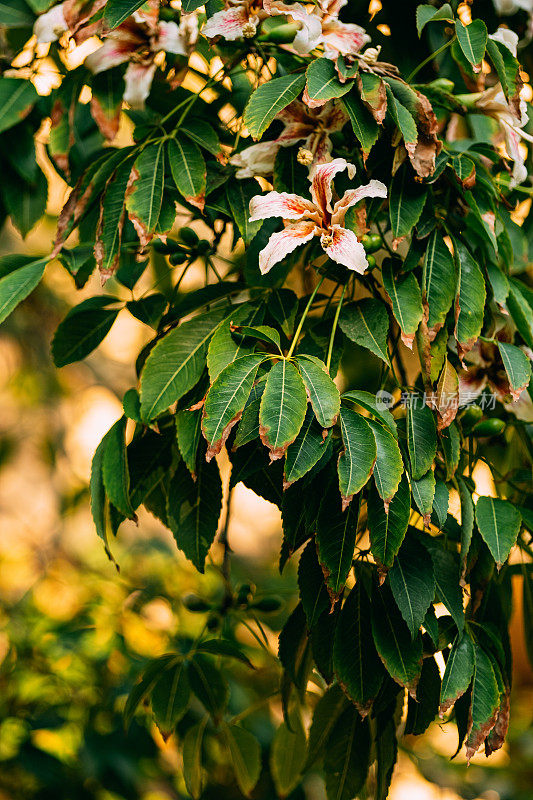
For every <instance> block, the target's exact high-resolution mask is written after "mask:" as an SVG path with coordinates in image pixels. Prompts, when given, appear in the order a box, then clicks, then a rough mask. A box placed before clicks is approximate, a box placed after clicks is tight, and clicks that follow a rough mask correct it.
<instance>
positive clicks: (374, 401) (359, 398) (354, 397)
mask: <svg viewBox="0 0 533 800" xmlns="http://www.w3.org/2000/svg"><path fill="white" fill-rule="evenodd" d="M342 399H343V400H344V401H348V402H354V403H357V405H358V406H361V408H364V409H365V411H368V413H369V414H372V415H373V416H375V417H377V419H378V421H379V422H381V423H382V425H383V426H384V427H385V428H386V429H387V430H388V431H389V433H392V435H393V436H394V438H395V439H397V438H398V430H397V428H396V422H395V420H394V417H393V416H392V414H391V412H390V411H389V410H388V408H387V406H386V405H385V404H384V403H383V402H381V401H380V399H379V398H378V396H377V395H375V394H372V393H371V392H365V391H362V390H361V389H352V390H350V391H349V392H345V393H344V394H343V395H342Z"/></svg>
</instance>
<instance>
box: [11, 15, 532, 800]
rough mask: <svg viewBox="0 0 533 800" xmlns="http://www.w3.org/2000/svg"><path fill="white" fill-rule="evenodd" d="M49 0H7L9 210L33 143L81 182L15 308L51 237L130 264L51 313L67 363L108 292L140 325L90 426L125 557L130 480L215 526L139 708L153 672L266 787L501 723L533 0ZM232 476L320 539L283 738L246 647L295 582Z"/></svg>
mask: <svg viewBox="0 0 533 800" xmlns="http://www.w3.org/2000/svg"><path fill="white" fill-rule="evenodd" d="M519 5H520V7H518V6H519ZM526 5H527V4H526ZM50 6H51V3H49V2H48V0H14V2H8V3H1V2H0V9H1V10H2V21H1V22H2V26H3V27H2V35H3V38H4V45H5V48H4V49H5V53H4V60H3V67H4V71H3V76H2V78H0V99H1V103H0V135H1V140H2V149H1V153H2V156H1V158H2V165H3V168H4V182H3V185H2V188H1V199H2V207H3V210H4V213H5V215H9V216H10V218H11V221H12V223H13V225H14V226H15V227H16V228H17V229H18V230H19V231H20V233H21V234H22V235H23V236H24V235H26V234H27V233H28V232H29V231H30V230H31V228H32V227H33V225H34V224H35V223H36V222H37V220H38V219H39V218H40V217H41V216H42V215H43V213H44V212H45V208H46V202H47V180H46V178H45V176H44V174H43V172H42V171H41V166H42V164H43V160H44V159H45V158H46V159H47V160H48V166H50V165H52V166H53V169H54V170H55V171H56V172H57V174H58V175H59V176H60V177H61V178H62V179H63V180H64V181H65V182H66V183H67V184H68V185H69V186H70V187H71V191H70V193H69V195H68V199H67V202H66V204H65V206H64V208H63V211H62V212H61V215H60V217H59V221H58V227H57V236H56V239H55V242H54V246H53V250H52V253H51V254H47V255H46V256H44V257H42V258H35V257H30V256H23V255H18V254H15V255H7V256H4V257H3V258H2V259H1V260H0V276H1V277H0V319H2V320H3V319H4V318H5V317H6V316H7V315H8V314H9V313H10V312H11V311H12V310H13V308H14V307H15V306H16V305H17V304H18V303H19V302H20V301H21V300H23V299H24V298H26V297H27V296H28V294H29V293H30V292H31V291H32V290H33V289H34V288H35V286H36V285H37V284H38V283H39V281H40V280H41V278H42V276H43V274H44V270H45V268H46V265H47V264H48V263H49V262H50V261H51V260H52V259H57V261H58V262H59V263H60V264H61V265H62V267H63V268H64V269H66V270H67V271H68V272H69V273H70V274H71V275H72V278H73V280H74V282H75V284H76V286H78V287H79V288H83V287H84V286H86V285H87V284H88V281H89V279H90V276H91V275H92V273H93V271H94V270H96V269H97V270H98V271H99V274H100V278H101V282H102V284H104V283H106V282H107V281H109V282H108V283H107V284H106V289H105V293H103V292H102V291H98V290H96V288H95V292H94V295H93V296H91V297H89V298H88V299H85V300H84V301H83V302H81V303H80V304H79V305H77V306H76V307H74V308H73V309H71V311H70V312H69V313H68V315H67V316H66V318H65V319H64V320H63V322H62V323H61V324H60V325H59V327H58V329H57V331H56V333H55V336H54V339H53V342H52V355H53V360H54V363H55V365H56V366H57V367H64V366H66V365H68V364H71V363H73V362H75V361H78V360H80V359H83V358H85V357H86V356H87V355H88V354H89V353H90V352H91V351H92V350H94V349H95V348H96V347H97V346H98V345H99V344H100V342H101V341H102V340H103V339H104V337H105V336H106V334H107V333H108V332H109V331H110V329H111V327H112V326H113V324H114V322H115V320H116V318H117V316H118V314H119V313H122V314H126V313H129V314H131V315H133V316H134V317H135V318H136V319H138V320H140V321H141V322H143V323H145V324H146V325H147V326H149V327H150V328H152V329H153V337H152V339H151V341H150V342H149V344H148V345H147V346H146V347H145V348H144V349H143V350H142V352H141V353H139V356H138V358H137V361H136V370H137V375H138V379H139V381H138V386H136V387H133V388H131V389H130V390H129V391H128V392H127V393H126V394H125V396H124V400H123V408H124V416H123V417H122V418H121V419H120V420H118V421H117V422H116V424H114V425H113V427H112V428H111V429H110V430H109V432H108V433H107V434H106V436H105V437H104V439H103V440H102V442H101V443H100V445H99V447H98V449H97V451H96V453H95V456H94V460H93V465H92V474H91V487H90V488H91V509H92V514H93V518H94V522H95V526H96V529H97V532H98V534H99V536H100V537H101V538H102V539H103V541H104V544H105V547H106V551H107V552H108V554H109V557H110V558H113V555H112V551H113V543H112V540H113V538H114V537H115V536H116V535H117V533H118V531H119V528H120V525H121V523H122V522H123V521H124V520H126V519H136V515H137V511H138V509H139V507H140V506H141V505H143V506H144V507H145V508H146V509H148V510H149V511H150V512H151V513H152V514H154V515H155V516H156V517H157V518H158V519H160V520H161V521H162V522H163V523H164V525H165V526H167V527H168V528H169V529H170V531H172V533H173V535H174V538H175V540H176V544H177V546H178V548H179V549H180V550H181V551H183V553H184V554H185V556H186V557H187V558H188V559H189V560H190V561H191V562H192V564H194V566H195V567H196V568H197V570H199V571H200V572H203V571H204V569H205V564H206V559H208V558H210V555H209V553H210V548H211V545H212V544H213V542H214V540H215V537H216V535H217V531H218V530H219V529H220V536H219V538H220V541H221V542H222V548H221V549H222V551H223V552H222V561H221V563H220V570H219V579H220V582H221V590H222V591H221V594H220V596H219V598H218V600H217V601H216V602H211V601H207V600H204V599H203V598H201V597H197V598H189V600H188V601H187V602H188V603H189V606H190V610H191V611H195V612H198V613H199V614H204V615H205V624H204V625H203V626H202V628H201V631H200V633H199V635H198V636H197V637H196V638H190V637H184V638H182V639H180V640H179V641H177V642H176V647H175V648H174V649H173V650H172V651H171V652H168V653H167V654H165V655H163V656H161V657H159V658H156V659H154V660H153V661H151V662H150V663H149V664H148V666H147V667H146V668H145V670H144V672H143V674H142V676H140V681H139V682H138V683H137V685H136V686H135V688H134V689H133V691H132V692H131V694H130V696H129V699H128V702H127V704H126V709H125V718H126V723H127V724H129V723H130V722H131V720H132V719H133V717H134V715H135V713H136V711H137V709H138V707H139V706H140V705H141V704H142V703H143V702H144V701H148V702H149V703H150V704H151V709H152V712H153V715H154V718H155V720H156V723H157V725H158V727H159V728H160V730H161V732H162V733H163V734H164V735H165V736H169V735H171V734H175V736H176V737H177V739H178V741H179V747H180V752H181V756H182V761H183V775H184V780H185V784H186V787H187V790H188V792H189V793H190V795H191V796H193V797H200V796H201V795H202V792H203V785H204V783H205V780H206V773H207V780H208V782H209V783H211V784H213V783H215V784H216V781H217V775H218V771H219V770H220V763H221V756H220V752H221V751H223V752H224V753H225V754H226V756H225V758H226V762H225V763H226V764H228V763H229V764H231V765H232V769H233V770H234V775H235V779H236V781H237V784H238V787H239V789H240V791H241V792H242V793H243V794H246V795H248V794H250V793H251V792H252V791H253V790H254V787H255V786H256V784H257V782H258V781H259V780H260V776H261V774H263V777H262V778H261V780H262V781H264V780H269V781H273V784H274V787H275V790H276V792H277V795H278V796H280V797H284V796H287V795H288V794H289V793H291V792H292V791H293V790H294V789H295V787H297V786H299V785H300V784H301V781H302V780H303V778H304V777H305V776H306V775H308V774H309V773H311V772H314V773H317V772H318V773H319V774H320V775H322V776H323V777H324V779H325V785H326V789H327V793H328V797H330V798H335V800H349V798H353V797H356V796H359V795H360V793H361V792H364V791H366V792H368V795H365V796H369V795H370V796H373V797H376V798H385V797H386V796H387V793H388V788H389V784H390V780H391V775H392V771H393V768H394V764H395V761H396V756H397V738H398V736H399V735H400V733H401V732H402V731H403V732H407V733H414V734H422V733H423V732H424V731H425V730H426V729H427V727H428V726H429V724H430V723H431V721H432V720H433V719H434V718H435V717H436V716H437V714H440V715H442V716H446V717H450V716H451V715H453V719H454V720H455V722H456V724H457V730H458V735H459V742H458V746H459V748H461V747H462V745H463V743H464V745H465V747H466V754H467V757H468V758H469V759H470V758H471V757H472V756H473V754H474V753H476V752H477V751H478V750H479V749H480V748H482V747H483V748H484V750H485V752H486V754H487V755H490V754H491V753H492V752H493V751H495V750H497V749H499V748H500V747H501V746H502V744H503V742H504V740H505V735H506V731H507V725H508V721H509V708H510V691H511V677H512V675H511V673H512V654H511V649H510V644H509V636H508V625H509V620H510V614H511V610H512V595H511V576H512V575H513V574H515V573H516V572H517V571H518V572H520V573H523V582H524V598H525V604H526V608H527V609H528V610H531V608H532V604H533V600H532V596H533V595H532V591H533V585H532V582H531V575H530V561H529V558H530V556H531V554H532V549H531V533H530V532H531V531H532V530H533V498H532V496H531V491H530V489H531V477H532V463H533V441H532V433H533V428H532V424H533V405H532V399H531V398H532V397H533V394H530V392H533V388H532V389H531V390H530V379H531V363H530V362H531V360H532V359H533V285H532V283H531V277H530V275H529V274H528V268H529V265H530V252H529V244H528V240H529V238H530V237H529V230H530V228H531V226H532V220H533V215H529V216H528V212H529V207H530V204H531V200H530V197H531V196H532V195H533V188H532V185H531V180H530V178H529V170H528V151H527V147H526V145H525V143H524V142H528V141H530V140H531V135H530V134H529V133H528V132H527V126H528V123H529V120H528V114H527V103H526V100H525V99H524V98H526V97H527V98H529V97H530V96H531V88H530V86H529V84H526V85H525V86H524V81H527V79H528V74H527V72H525V71H524V69H525V68H527V69H529V66H528V64H527V61H528V59H529V58H530V56H529V54H528V52H527V50H526V49H525V48H524V47H522V49H520V50H519V48H520V47H521V46H522V45H521V40H523V43H524V45H525V44H527V42H528V37H530V36H531V20H530V19H529V18H528V14H527V10H526V9H524V8H523V7H522V6H524V3H521V4H518V3H517V8H514V6H513V8H511V9H509V8H507V10H508V11H510V12H512V14H511V16H509V17H506V24H505V26H500V27H498V24H499V22H501V20H500V18H499V17H498V16H497V12H498V11H501V10H502V9H501V8H500V6H499V4H496V6H493V5H492V4H491V3H488V2H479V3H478V2H474V3H473V5H472V7H470V6H469V5H467V4H461V5H460V6H459V7H457V3H451V4H448V3H446V4H444V5H440V6H437V5H420V6H418V7H417V6H416V4H412V5H411V4H407V3H401V4H398V3H397V2H394V0H390V2H383V3H371V4H370V10H369V8H368V5H367V3H364V2H358V0H350V2H349V3H348V4H347V5H345V7H344V8H343V3H342V1H341V0H333V1H328V0H319V2H317V3H316V4H314V5H311V4H310V5H309V6H302V5H301V4H299V3H284V2H281V0H257V2H250V0H243V1H242V2H241V1H239V2H228V3H227V4H224V3H222V2H220V0H208V2H207V3H206V4H205V6H204V5H202V4H201V3H200V2H197V0H182V2H181V7H180V4H179V3H177V2H176V3H174V2H171V3H170V4H167V3H161V4H160V3H159V2H155V1H154V0H148V2H146V3H142V2H139V1H138V0H107V2H106V1H105V0H87V2H82V0H65V2H64V3H62V4H61V5H53V6H51V7H50ZM369 11H370V13H369ZM339 14H340V19H341V20H342V21H340V19H339ZM356 23H357V24H356ZM359 23H363V24H364V25H365V29H363V28H362V27H360V24H359ZM32 28H33V34H34V35H33V38H30V36H31V34H32ZM489 31H490V33H489ZM96 37H98V39H97V38H96ZM78 48H79V50H78ZM80 51H81V52H82V57H84V60H83V61H82V62H81V63H80V59H79V58H78V59H77V58H75V56H76V53H78V54H79V53H80ZM520 61H522V62H523V64H525V67H521V66H520ZM530 66H531V68H532V69H533V59H532V60H531V65H530ZM50 74H51V75H52V78H51V79H50ZM46 75H48V83H49V85H48V87H46V88H47V89H50V81H51V82H52V84H53V88H52V90H51V92H50V93H49V94H46V93H45V89H44V88H43V85H44V83H46V81H45V80H44V78H43V76H44V77H46ZM436 75H437V77H435V76H436ZM35 87H37V89H39V91H40V92H41V94H39V93H38V91H37V89H36V88H35ZM36 133H38V134H39V135H38V137H37V138H38V141H39V143H40V144H39V145H38V147H37V149H36V146H35V144H34V137H35V134H36ZM250 137H251V139H252V140H254V141H255V142H256V143H255V144H251V142H250ZM44 139H46V144H45V146H44V149H45V152H40V150H39V148H41V149H43V146H42V142H43V140H44ZM524 199H526V200H525V202H524ZM177 208H179V209H180V213H181V212H183V210H186V212H187V214H188V219H189V221H191V222H192V221H194V222H196V221H198V220H201V222H202V224H203V226H204V227H203V230H205V231H208V233H207V232H206V233H205V238H200V237H199V236H198V234H197V233H196V228H197V226H195V227H194V228H192V227H190V225H189V224H186V225H182V226H181V227H179V229H177V228H175V227H174V226H175V220H176V213H177ZM199 264H201V265H202V266H203V267H204V271H203V274H204V275H205V285H203V286H201V287H200V288H197V289H196V290H191V291H183V290H182V288H181V287H182V280H183V278H184V276H185V275H187V273H188V271H189V270H191V271H193V270H198V266H199ZM148 270H151V271H152V273H153V276H154V281H153V289H152V290H150V291H148V292H144V293H142V294H139V293H138V292H136V285H137V283H138V281H140V279H141V277H142V276H143V275H144V273H145V271H148ZM95 287H96V284H95ZM355 364H357V365H361V364H363V365H364V370H363V373H362V374H363V379H361V371H360V370H358V373H357V374H358V375H359V378H358V381H357V382H356V383H354V382H353V381H352V380H351V375H352V374H354V372H355V371H354V365H355ZM334 379H335V380H334ZM341 390H342V391H341ZM226 459H229V461H230V462H231V476H230V479H229V487H224V486H223V481H222V478H221V471H220V467H221V466H223V465H224V463H225V460H226ZM480 467H481V473H482V474H483V476H484V483H481V482H480V479H479V475H480V469H479V468H480ZM476 476H477V477H476ZM476 481H478V482H477V483H476ZM239 482H243V483H244V484H245V485H246V486H247V487H249V488H251V489H252V490H253V491H254V492H255V493H256V494H258V495H260V496H261V497H263V498H265V499H266V500H268V501H270V502H272V503H274V504H276V505H277V506H278V507H279V508H280V509H281V514H282V520H283V541H282V542H281V548H280V562H279V567H280V570H283V568H284V567H285V565H286V564H287V562H288V561H289V559H291V558H292V557H294V556H295V554H296V553H299V554H300V561H299V567H298V588H299V603H298V605H297V606H296V607H295V608H294V609H293V611H292V613H291V614H290V616H289V617H288V619H287V621H286V622H285V625H284V627H283V629H282V631H281V633H280V637H279V659H280V662H281V665H282V669H283V677H282V681H281V687H280V691H279V694H278V693H275V695H274V696H272V695H271V694H267V691H266V687H265V694H264V696H263V697H262V698H261V697H260V698H259V700H258V701H257V702H261V701H262V702H263V703H264V704H265V705H270V706H271V707H272V709H273V710H274V711H275V705H276V703H277V702H278V700H279V701H280V706H281V711H282V712H283V721H282V722H280V724H279V725H278V726H277V730H276V731H275V734H274V735H273V737H272V739H271V742H270V743H269V745H268V747H267V750H268V759H265V763H264V764H263V758H262V752H263V751H264V745H265V743H264V742H260V741H259V740H258V738H257V737H256V736H255V735H254V733H253V732H252V729H251V726H247V724H246V723H247V714H248V712H249V708H248V707H247V705H246V703H243V708H242V709H241V713H240V714H239V713H237V712H236V711H235V699H234V698H233V699H232V702H231V713H230V710H229V705H228V703H229V702H230V698H229V687H228V682H227V669H228V663H231V662H235V661H236V662H238V663H239V665H243V670H242V672H241V673H239V674H240V676H241V677H240V680H241V681H242V682H243V683H245V682H246V681H247V680H248V678H247V677H246V670H249V669H252V668H253V667H254V664H253V662H252V661H251V660H250V653H249V652H247V648H246V646H245V645H243V643H242V642H241V641H240V640H239V637H238V636H237V635H236V631H237V626H238V625H239V624H241V623H242V622H243V621H244V622H245V623H246V624H247V625H248V624H250V625H251V623H253V624H254V627H251V628H250V629H251V630H254V631H261V625H260V623H259V621H258V616H257V615H258V613H268V612H276V611H277V610H278V601H277V600H276V598H275V597H269V596H268V594H263V595H261V593H260V594H259V599H258V598H257V597H256V596H255V595H254V591H253V587H251V586H249V585H247V584H246V583H242V582H240V583H238V582H237V581H236V580H235V579H234V578H233V577H232V572H231V558H232V549H231V543H230V542H229V541H228V536H227V532H228V519H229V514H230V510H231V505H230V500H231V492H232V489H233V487H235V486H236V485H237V484H238V483H239ZM225 489H228V491H229V499H228V500H225V501H224V503H223V497H225ZM480 494H481V495H482V496H479V495H480ZM223 506H225V512H224V513H222V512H223ZM451 512H453V513H451ZM221 516H222V517H223V521H222V524H221V520H220V518H221ZM515 547H516V549H515V550H513V548H515ZM512 552H513V558H512V560H513V562H514V563H513V564H509V556H510V555H511V553H512ZM515 553H516V557H515ZM520 561H522V563H520ZM259 588H261V587H259ZM436 611H437V612H438V613H436ZM526 621H527V624H528V625H529V624H530V619H529V615H526ZM256 625H257V627H255V626H256ZM528 634H529V629H528ZM257 635H259V636H260V635H261V634H260V633H259V634H257ZM255 666H257V665H255ZM311 687H312V690H311ZM259 694H260V693H259ZM317 695H318V697H319V699H318V702H317ZM406 696H407V702H406V703H405V702H404V701H405V699H406ZM243 698H245V699H246V702H248V703H249V702H250V699H249V696H248V695H247V694H245V693H243ZM311 712H312V713H311ZM274 718H275V717H274ZM262 746H263V747H262ZM222 761H223V759H222ZM267 764H268V766H267ZM262 771H263V772H262ZM267 771H269V777H268V778H265V773H266V772H267ZM365 787H366V788H365Z"/></svg>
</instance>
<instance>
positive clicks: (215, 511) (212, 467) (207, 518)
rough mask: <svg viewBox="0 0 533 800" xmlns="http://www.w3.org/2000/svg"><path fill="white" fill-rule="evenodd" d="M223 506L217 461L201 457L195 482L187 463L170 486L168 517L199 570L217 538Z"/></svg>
mask: <svg viewBox="0 0 533 800" xmlns="http://www.w3.org/2000/svg"><path fill="white" fill-rule="evenodd" d="M221 508H222V483H221V480H220V474H219V471H218V467H217V464H216V461H212V462H211V463H209V464H208V463H207V462H206V461H205V459H199V464H198V469H197V474H196V481H193V479H192V477H191V476H190V474H189V472H188V471H187V468H186V467H185V465H184V464H181V465H179V466H178V469H177V470H176V473H175V474H174V476H173V478H172V480H171V481H170V484H169V488H168V508H167V517H168V523H169V527H170V530H171V531H172V533H173V534H174V538H175V540H176V544H177V545H178V547H179V549H180V550H183V552H184V553H185V555H186V557H187V558H188V559H189V560H190V561H192V563H193V564H194V566H195V567H196V569H197V570H198V571H199V572H203V571H204V564H205V559H206V556H207V553H208V551H209V548H210V547H211V544H212V543H213V540H214V538H215V535H216V532H217V527H218V520H219V517H220V511H221Z"/></svg>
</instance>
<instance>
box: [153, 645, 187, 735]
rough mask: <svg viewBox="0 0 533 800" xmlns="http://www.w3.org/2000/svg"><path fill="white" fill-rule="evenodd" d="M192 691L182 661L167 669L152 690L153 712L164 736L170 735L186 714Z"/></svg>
mask: <svg viewBox="0 0 533 800" xmlns="http://www.w3.org/2000/svg"><path fill="white" fill-rule="evenodd" d="M190 697H191V690H190V687H189V678H188V676H187V670H186V668H185V664H184V662H183V661H182V660H180V661H178V663H177V664H174V666H172V667H170V668H169V669H166V670H165V671H164V672H163V673H162V675H161V677H160V678H159V679H158V681H157V683H156V684H155V686H154V688H153V689H152V694H151V701H152V711H153V713H154V717H155V719H156V722H157V726H158V728H159V729H160V731H162V733H163V734H170V733H172V731H173V730H174V728H175V727H176V724H177V723H178V722H179V720H180V719H181V718H182V717H183V715H184V714H185V712H186V710H187V707H188V705H189V701H190Z"/></svg>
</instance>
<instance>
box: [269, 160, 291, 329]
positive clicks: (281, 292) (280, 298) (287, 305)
mask: <svg viewBox="0 0 533 800" xmlns="http://www.w3.org/2000/svg"><path fill="white" fill-rule="evenodd" d="M286 149H287V148H282V150H284V151H285V150H286ZM267 308H268V312H269V314H271V315H272V316H273V317H274V319H275V320H276V322H277V323H278V324H279V325H280V326H281V329H282V331H283V333H284V334H285V336H287V337H289V336H292V334H293V331H294V324H295V322H296V314H297V312H298V298H297V296H296V295H295V293H294V292H293V291H292V290H291V289H273V290H272V292H271V294H270V297H269V298H268V303H267Z"/></svg>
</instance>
